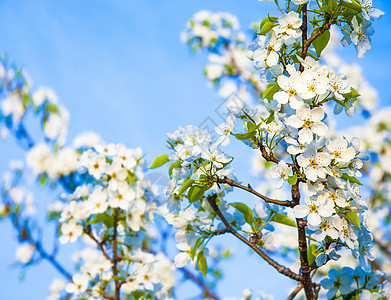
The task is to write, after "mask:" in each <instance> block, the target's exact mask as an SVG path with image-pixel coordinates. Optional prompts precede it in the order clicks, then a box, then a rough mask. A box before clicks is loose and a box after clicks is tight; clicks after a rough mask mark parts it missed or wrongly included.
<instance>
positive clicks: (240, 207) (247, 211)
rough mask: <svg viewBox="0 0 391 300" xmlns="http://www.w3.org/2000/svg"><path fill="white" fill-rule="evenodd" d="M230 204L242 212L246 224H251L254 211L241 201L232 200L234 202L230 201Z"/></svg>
mask: <svg viewBox="0 0 391 300" xmlns="http://www.w3.org/2000/svg"><path fill="white" fill-rule="evenodd" d="M230 205H231V206H232V207H234V208H236V209H237V210H238V211H240V212H241V213H242V214H243V216H244V219H245V220H246V222H247V223H248V224H250V225H251V224H252V223H253V221H254V220H253V219H254V213H253V211H252V210H251V209H250V208H249V207H248V206H247V205H246V204H244V203H242V202H234V203H230Z"/></svg>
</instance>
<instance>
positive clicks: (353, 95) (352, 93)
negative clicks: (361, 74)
mask: <svg viewBox="0 0 391 300" xmlns="http://www.w3.org/2000/svg"><path fill="white" fill-rule="evenodd" d="M342 95H343V96H344V97H345V98H346V99H351V98H356V97H358V96H360V93H359V92H357V91H356V90H355V89H354V88H351V89H350V92H349V93H346V94H342Z"/></svg>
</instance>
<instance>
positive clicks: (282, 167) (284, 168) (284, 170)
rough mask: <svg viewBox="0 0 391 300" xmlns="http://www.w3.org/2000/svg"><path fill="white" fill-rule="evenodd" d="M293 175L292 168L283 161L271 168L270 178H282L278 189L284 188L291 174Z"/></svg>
mask: <svg viewBox="0 0 391 300" xmlns="http://www.w3.org/2000/svg"><path fill="white" fill-rule="evenodd" d="M290 173H292V167H291V166H288V165H287V163H286V162H285V161H283V160H280V161H279V162H278V166H273V167H271V168H270V176H271V177H272V178H280V181H279V182H278V184H277V186H276V188H277V189H280V188H282V185H283V184H284V181H286V180H287V179H288V176H289V174H290Z"/></svg>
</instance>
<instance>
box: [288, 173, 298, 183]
mask: <svg viewBox="0 0 391 300" xmlns="http://www.w3.org/2000/svg"><path fill="white" fill-rule="evenodd" d="M288 183H289V184H290V185H295V184H296V183H297V174H296V173H295V174H293V175H292V176H289V177H288Z"/></svg>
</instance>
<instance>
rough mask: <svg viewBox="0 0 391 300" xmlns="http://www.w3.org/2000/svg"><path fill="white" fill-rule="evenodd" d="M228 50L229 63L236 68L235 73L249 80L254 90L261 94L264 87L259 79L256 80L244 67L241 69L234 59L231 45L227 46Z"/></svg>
mask: <svg viewBox="0 0 391 300" xmlns="http://www.w3.org/2000/svg"><path fill="white" fill-rule="evenodd" d="M228 51H229V57H230V58H231V63H232V65H233V67H234V68H235V69H236V71H237V73H238V74H240V75H241V76H242V77H243V79H244V80H246V81H247V82H249V83H250V84H251V85H252V86H253V87H254V89H255V91H256V92H257V93H258V94H259V95H261V94H262V93H263V92H264V91H265V89H264V87H263V86H262V85H261V83H260V82H259V80H257V78H256V77H255V76H254V75H253V74H251V72H249V71H248V70H246V69H242V68H241V67H240V66H239V65H238V63H237V62H236V59H235V55H234V53H233V50H232V47H229V48H228Z"/></svg>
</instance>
